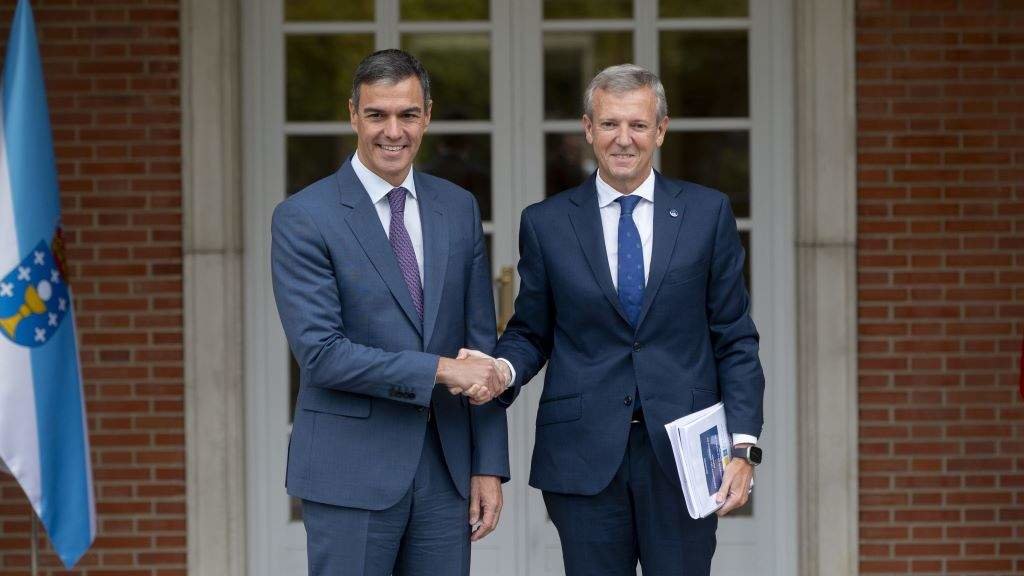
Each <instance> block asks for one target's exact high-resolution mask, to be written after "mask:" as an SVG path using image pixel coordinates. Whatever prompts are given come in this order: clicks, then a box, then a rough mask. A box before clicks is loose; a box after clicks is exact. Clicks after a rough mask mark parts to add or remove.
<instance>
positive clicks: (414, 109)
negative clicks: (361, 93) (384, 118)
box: [363, 106, 423, 114]
mask: <svg viewBox="0 0 1024 576" xmlns="http://www.w3.org/2000/svg"><path fill="white" fill-rule="evenodd" d="M410 112H415V113H422V112H423V109H422V108H420V107H419V106H412V107H410V108H406V109H404V110H402V111H400V112H399V114H408V113H410ZM367 113H372V114H387V113H388V111H387V110H384V109H382V108H373V107H370V106H367V107H366V108H363V114H367Z"/></svg>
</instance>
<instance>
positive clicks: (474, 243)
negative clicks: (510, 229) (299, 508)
mask: <svg viewBox="0 0 1024 576" xmlns="http://www.w3.org/2000/svg"><path fill="white" fill-rule="evenodd" d="M414 178H415V182H416V192H417V198H418V201H419V206H420V219H421V223H422V226H423V245H424V248H423V251H424V254H423V266H424V272H423V276H424V278H423V301H424V311H423V316H424V317H423V322H422V325H421V323H420V321H419V316H418V314H417V312H416V309H415V307H414V306H413V303H412V298H411V297H410V295H409V289H408V288H407V287H406V285H405V282H404V281H403V279H402V275H401V272H400V271H399V267H398V262H397V260H396V258H395V255H394V252H393V251H392V249H391V245H390V244H389V242H388V238H387V234H386V233H385V232H384V228H383V227H382V226H381V222H380V218H379V217H378V216H377V212H376V209H375V208H374V206H373V204H372V203H371V201H370V197H369V195H368V194H367V193H366V190H365V189H364V188H363V186H362V184H361V183H360V182H359V179H358V178H357V177H356V174H355V172H354V171H353V170H352V166H351V164H350V163H349V162H345V164H344V165H342V167H341V169H340V170H338V172H337V173H335V174H333V175H332V176H329V177H327V178H324V179H322V180H320V181H318V182H316V183H314V184H312V185H310V186H309V187H307V188H305V189H304V190H302V191H301V192H299V193H297V194H295V195H294V196H292V197H290V198H289V199H287V200H285V201H284V202H282V203H281V204H280V205H278V206H277V208H276V209H275V210H274V217H273V224H272V242H273V245H272V251H271V266H272V272H273V279H274V297H275V299H276V300H277V310H278V313H279V314H280V316H281V323H282V324H283V326H284V332H285V335H286V336H287V338H288V344H289V346H290V347H291V350H292V353H293V354H294V355H295V358H296V360H297V361H298V364H299V367H300V369H301V383H300V387H299V397H298V402H297V405H296V408H295V419H294V425H293V427H292V435H291V441H290V444H289V453H288V472H287V480H286V483H287V487H288V493H289V494H291V495H293V496H296V497H299V498H303V499H306V500H313V501H316V502H322V503H326V504H332V505H335V506H347V507H352V508H362V509H368V510H382V509H385V508H388V507H390V506H392V505H393V504H395V503H396V502H397V501H398V500H399V499H400V498H401V497H402V496H403V495H404V494H405V492H406V491H407V490H408V489H409V487H410V485H411V484H412V479H413V476H414V474H415V472H416V468H417V465H418V463H419V459H420V452H421V449H422V446H423V441H424V435H425V433H426V429H427V415H428V410H427V407H428V406H431V407H432V409H433V414H434V417H435V418H436V419H437V429H438V432H439V433H440V437H441V444H442V447H443V451H444V459H445V462H446V463H447V466H448V470H449V472H450V473H451V476H452V480H453V481H454V483H455V486H456V487H457V489H458V490H459V492H460V493H461V494H462V495H463V496H464V497H466V496H468V493H469V477H470V475H471V474H474V475H475V474H488V475H494V476H500V477H502V478H505V479H507V478H508V477H509V466H508V430H507V424H506V419H505V411H504V409H503V408H502V407H501V406H499V405H497V404H495V403H493V402H492V403H490V404H487V405H484V406H480V407H471V406H470V405H469V403H468V402H467V400H466V399H465V398H464V397H462V396H452V395H451V394H449V393H448V391H447V389H446V388H445V387H444V386H443V385H437V386H435V385H434V376H435V373H436V369H437V363H438V359H439V357H440V356H448V357H454V356H455V355H456V354H457V353H458V351H459V348H461V347H469V348H477V349H480V350H483V351H485V352H490V351H491V350H492V349H493V347H494V343H495V319H494V300H493V297H492V292H491V279H490V278H491V272H490V265H489V263H488V260H487V254H486V251H485V247H484V238H483V230H482V228H481V224H480V211H479V208H478V206H477V204H476V200H475V199H474V198H473V196H472V195H471V194H470V193H469V192H467V191H465V190H463V189H462V188H459V187H458V186H456V185H454V184H452V183H450V182H447V181H445V180H442V179H440V178H435V177H433V176H429V175H427V174H421V173H419V172H415V173H414Z"/></svg>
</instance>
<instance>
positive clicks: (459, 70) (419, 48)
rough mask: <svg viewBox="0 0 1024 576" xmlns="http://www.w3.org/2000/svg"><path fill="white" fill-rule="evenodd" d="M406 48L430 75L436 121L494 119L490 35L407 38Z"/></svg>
mask: <svg viewBox="0 0 1024 576" xmlns="http://www.w3.org/2000/svg"><path fill="white" fill-rule="evenodd" d="M402 48H403V49H404V50H407V51H408V52H409V53H411V54H413V55H414V56H416V57H417V58H419V60H420V62H422V63H423V66H424V67H425V68H426V69H427V72H428V73H429V74H430V93H431V100H433V101H434V104H433V110H432V111H431V117H432V119H434V120H487V119H489V118H490V117H491V41H490V36H489V35H487V34H406V35H404V36H402Z"/></svg>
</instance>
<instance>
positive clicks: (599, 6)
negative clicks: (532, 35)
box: [544, 0, 633, 19]
mask: <svg viewBox="0 0 1024 576" xmlns="http://www.w3.org/2000/svg"><path fill="white" fill-rule="evenodd" d="M544 17H545V18H550V19H558V18H602V19H606V18H632V17H633V1H632V0H544Z"/></svg>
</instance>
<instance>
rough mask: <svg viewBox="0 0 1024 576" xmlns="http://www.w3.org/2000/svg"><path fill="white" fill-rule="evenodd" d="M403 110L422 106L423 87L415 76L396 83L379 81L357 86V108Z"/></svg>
mask: <svg viewBox="0 0 1024 576" xmlns="http://www.w3.org/2000/svg"><path fill="white" fill-rule="evenodd" d="M368 106H369V107H373V108H380V109H390V108H396V109H405V108H412V107H422V106H423V87H422V86H420V81H419V79H418V78H416V77H415V76H409V77H408V78H403V79H402V80H399V81H398V82H389V81H387V80H381V81H378V82H374V83H372V84H370V83H364V84H360V85H359V107H360V108H366V107H368Z"/></svg>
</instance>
